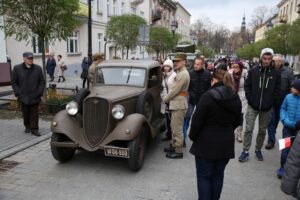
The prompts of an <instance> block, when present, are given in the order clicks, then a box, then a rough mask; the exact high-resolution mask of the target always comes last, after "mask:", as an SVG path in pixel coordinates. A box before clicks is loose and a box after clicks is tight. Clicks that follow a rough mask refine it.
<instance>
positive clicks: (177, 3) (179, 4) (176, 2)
mask: <svg viewBox="0 0 300 200" xmlns="http://www.w3.org/2000/svg"><path fill="white" fill-rule="evenodd" d="M174 3H175V4H176V5H178V6H180V7H181V8H182V9H183V10H184V11H185V12H186V13H187V14H188V15H189V16H192V15H191V14H190V13H189V12H188V11H187V10H186V9H185V7H183V5H182V4H181V3H179V2H178V1H175V2H174Z"/></svg>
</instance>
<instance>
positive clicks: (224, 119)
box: [161, 48, 300, 200]
mask: <svg viewBox="0 0 300 200" xmlns="http://www.w3.org/2000/svg"><path fill="white" fill-rule="evenodd" d="M285 63H286V62H285V61H284V58H283V56H281V55H279V54H274V51H273V50H272V49H270V48H265V49H263V50H262V51H261V56H260V62H258V63H257V64H256V65H253V64H252V63H251V64H247V63H244V62H241V61H240V60H235V61H230V60H229V59H226V58H223V59H220V60H219V61H218V62H217V63H215V64H213V65H208V64H207V63H206V62H205V58H204V57H203V56H199V57H197V58H196V59H195V61H194V68H193V69H191V70H190V71H189V72H188V71H187V69H186V67H185V65H186V57H185V54H184V53H178V54H176V55H175V57H174V59H173V60H169V59H167V60H165V61H164V63H163V65H162V71H163V82H162V88H163V90H162V93H161V97H162V113H163V114H165V117H166V121H167V127H168V131H167V134H166V136H165V137H164V138H163V140H164V141H166V140H171V142H170V146H169V147H167V148H165V149H164V151H165V152H166V153H167V154H166V157H167V158H172V159H180V158H183V153H182V148H184V147H186V142H187V140H186V138H187V135H188V136H189V138H190V140H191V141H192V146H191V149H190V153H191V154H193V155H194V156H195V163H196V172H197V173H196V174H197V186H198V196H199V199H201V200H202V199H203V200H211V199H213V200H214V199H219V198H220V195H221V191H222V187H223V179H224V171H225V168H226V165H227V164H228V162H229V160H230V159H233V158H234V156H235V155H234V154H235V153H234V152H235V151H234V141H235V139H236V141H237V142H239V143H242V145H243V151H242V152H241V154H240V156H239V158H238V160H239V161H240V162H241V163H243V162H246V161H248V160H249V157H250V153H249V152H250V148H251V142H252V135H253V131H254V127H255V121H256V118H258V134H257V136H256V145H255V151H254V152H255V157H256V158H257V160H259V161H263V160H264V157H263V152H262V148H263V145H264V141H265V136H266V135H267V132H268V140H267V144H266V145H265V149H266V150H270V149H272V148H274V145H275V143H276V137H275V135H276V131H277V130H278V129H277V126H278V123H279V121H281V122H282V124H283V130H282V137H283V138H293V137H295V136H296V135H297V132H298V130H300V80H298V79H297V80H295V77H294V74H293V71H292V70H291V69H290V68H288V66H286V65H285ZM189 126H190V127H189ZM243 126H245V130H244V132H243ZM295 140H296V142H295V145H293V147H292V150H291V153H289V151H290V149H289V148H286V149H283V150H282V154H281V161H280V162H278V163H280V164H279V166H280V167H279V168H278V170H277V176H278V178H280V179H281V178H283V181H282V190H283V191H284V192H286V193H288V194H292V195H294V196H296V195H297V194H298V193H297V190H296V189H297V184H298V181H299V178H300V165H299V163H300V154H299V149H300V136H299V137H296V139H295ZM274 171H275V169H274ZM299 195H300V193H299Z"/></svg>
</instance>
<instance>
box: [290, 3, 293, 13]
mask: <svg viewBox="0 0 300 200" xmlns="http://www.w3.org/2000/svg"><path fill="white" fill-rule="evenodd" d="M292 13H293V2H291V8H290V14H292Z"/></svg>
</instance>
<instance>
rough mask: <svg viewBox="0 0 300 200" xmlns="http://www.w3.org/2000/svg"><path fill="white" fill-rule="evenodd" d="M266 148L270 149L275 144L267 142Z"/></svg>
mask: <svg viewBox="0 0 300 200" xmlns="http://www.w3.org/2000/svg"><path fill="white" fill-rule="evenodd" d="M265 148H266V149H268V150H270V149H273V148H274V144H273V143H268V144H266V146H265Z"/></svg>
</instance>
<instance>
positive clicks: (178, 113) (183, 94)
mask: <svg viewBox="0 0 300 200" xmlns="http://www.w3.org/2000/svg"><path fill="white" fill-rule="evenodd" d="M173 62H174V65H175V68H176V73H177V75H176V78H175V83H174V85H173V87H172V88H171V90H170V92H169V93H168V94H167V95H166V96H165V97H164V99H163V100H164V102H165V103H166V104H168V105H169V109H170V111H171V112H172V119H171V128H172V144H171V145H170V147H169V148H166V149H164V151H165V152H166V153H167V155H166V157H167V158H173V159H178V158H182V157H183V153H182V147H183V122H184V117H185V114H186V112H187V108H188V101H187V98H188V89H189V84H190V75H189V72H188V71H187V69H186V66H185V65H186V55H185V54H184V53H177V54H176V55H175V57H174V59H173Z"/></svg>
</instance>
